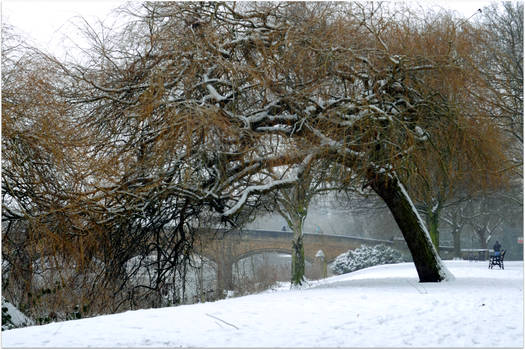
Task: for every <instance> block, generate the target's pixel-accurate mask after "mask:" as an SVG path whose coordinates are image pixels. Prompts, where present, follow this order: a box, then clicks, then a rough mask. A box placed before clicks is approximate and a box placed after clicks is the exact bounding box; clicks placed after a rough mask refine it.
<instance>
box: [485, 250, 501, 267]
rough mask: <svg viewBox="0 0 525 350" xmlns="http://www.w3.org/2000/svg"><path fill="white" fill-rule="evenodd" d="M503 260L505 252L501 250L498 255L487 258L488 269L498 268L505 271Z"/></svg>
mask: <svg viewBox="0 0 525 350" xmlns="http://www.w3.org/2000/svg"><path fill="white" fill-rule="evenodd" d="M504 259H505V250H502V251H501V253H500V254H499V255H491V256H490V258H489V269H492V268H493V267H494V266H496V265H497V266H499V268H500V269H503V270H505V267H504V266H503V260H504Z"/></svg>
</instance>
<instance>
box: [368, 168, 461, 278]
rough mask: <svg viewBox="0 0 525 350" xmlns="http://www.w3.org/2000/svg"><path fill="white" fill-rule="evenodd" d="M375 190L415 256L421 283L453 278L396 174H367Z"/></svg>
mask: <svg viewBox="0 0 525 350" xmlns="http://www.w3.org/2000/svg"><path fill="white" fill-rule="evenodd" d="M368 177H369V180H370V184H371V186H372V189H373V190H374V191H375V192H376V193H377V194H378V195H379V196H380V197H381V198H383V200H384V201H385V203H386V205H387V206H388V208H389V209H390V211H391V212H392V215H393V217H394V219H395V220H396V223H397V225H398V226H399V229H400V230H401V232H402V234H403V237H404V238H405V241H406V242H407V245H408V249H409V250H410V253H411V254H412V258H413V260H414V264H415V266H416V270H417V273H418V275H419V281H420V282H440V281H443V280H445V279H453V276H452V274H451V273H450V272H449V271H448V270H447V268H446V267H445V266H444V265H443V263H442V262H441V259H440V258H439V256H438V254H437V250H436V249H435V247H434V245H433V244H432V241H431V239H430V235H429V233H428V231H427V229H426V228H425V224H424V223H423V220H422V219H421V217H420V216H419V214H418V212H417V210H416V208H415V207H414V205H413V203H412V200H411V199H410V197H409V196H408V193H407V192H406V190H405V188H404V187H403V185H402V184H401V182H400V181H399V179H398V178H397V176H396V175H395V174H386V173H379V172H376V171H370V172H369V173H368Z"/></svg>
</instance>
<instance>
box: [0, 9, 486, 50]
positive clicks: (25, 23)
mask: <svg viewBox="0 0 525 350" xmlns="http://www.w3.org/2000/svg"><path fill="white" fill-rule="evenodd" d="M416 3H418V4H422V5H427V4H431V3H434V4H437V5H439V6H442V7H444V8H451V9H455V10H457V11H459V12H460V13H461V14H463V16H465V17H470V16H471V15H472V14H474V13H475V12H476V11H477V9H478V8H480V7H483V6H485V5H487V4H488V3H489V2H488V1H457V0H456V1H434V2H429V1H419V2H416ZM121 4H123V2H122V1H112V0H111V1H101V0H99V1H89V2H88V1H42V0H41V1H24V0H3V1H2V20H3V21H6V22H7V23H9V24H11V25H13V26H15V27H16V28H18V30H19V31H20V32H22V33H23V34H24V35H25V36H26V37H27V38H29V39H31V41H30V43H31V44H33V45H36V46H38V47H40V48H41V49H45V50H48V51H51V52H53V53H55V54H59V53H60V52H63V51H64V50H67V46H68V45H67V43H66V41H64V35H65V36H69V37H74V30H73V26H72V25H71V22H68V21H70V20H71V19H72V18H74V17H75V16H83V17H85V18H86V19H88V20H89V21H90V23H95V21H96V19H97V18H99V19H102V20H104V21H105V22H107V23H108V24H111V23H113V21H114V16H113V15H112V14H111V10H112V9H114V8H116V7H118V6H119V5H121ZM65 47H66V48H65Z"/></svg>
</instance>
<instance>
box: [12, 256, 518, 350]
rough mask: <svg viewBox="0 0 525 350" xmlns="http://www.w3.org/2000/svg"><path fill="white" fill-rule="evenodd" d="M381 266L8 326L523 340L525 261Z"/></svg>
mask: <svg viewBox="0 0 525 350" xmlns="http://www.w3.org/2000/svg"><path fill="white" fill-rule="evenodd" d="M445 264H446V265H447V267H448V268H449V270H450V271H451V272H452V273H453V274H454V275H455V277H456V279H455V280H454V281H450V282H444V283H425V284H421V283H418V282H417V281H418V279H417V274H416V271H415V268H414V266H413V264H411V263H403V264H396V265H386V266H376V267H372V268H368V269H365V270H361V271H357V272H354V273H351V274H346V275H341V276H336V277H331V278H328V279H326V280H323V281H319V282H311V283H310V285H309V286H308V287H305V288H303V289H301V290H290V289H289V285H288V286H286V285H283V286H281V287H279V288H276V289H275V290H272V291H267V292H264V293H261V294H258V295H251V296H246V297H239V298H232V299H227V300H221V301H217V302H212V303H204V304H195V305H187V306H179V307H171V308H163V309H150V310H139V311H129V312H125V313H121V314H117V315H109V316H100V317H94V318H90V319H82V320H77V321H68V322H59V323H53V324H48V325H45V326H35V327H28V328H22V329H14V330H10V331H5V332H2V346H3V347H30V348H42V347H50V348H63V347H104V348H114V347H123V348H128V347H131V348H133V347H155V348H163V347H199V348H206V347H241V348H250V347H288V348H294V347H403V348H406V347H434V348H436V347H437V348H440V347H479V348H493V347H523V262H508V263H506V264H505V270H499V268H496V269H494V270H489V269H487V265H488V263H481V262H467V261H446V262H445Z"/></svg>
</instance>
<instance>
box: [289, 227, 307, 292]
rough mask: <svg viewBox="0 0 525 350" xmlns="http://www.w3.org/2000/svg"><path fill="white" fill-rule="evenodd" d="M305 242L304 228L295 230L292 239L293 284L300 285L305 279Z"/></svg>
mask: <svg viewBox="0 0 525 350" xmlns="http://www.w3.org/2000/svg"><path fill="white" fill-rule="evenodd" d="M304 272H305V263H304V244H303V232H302V230H300V231H297V232H294V238H293V241H292V285H293V286H300V285H301V284H302V283H303V281H304Z"/></svg>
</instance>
